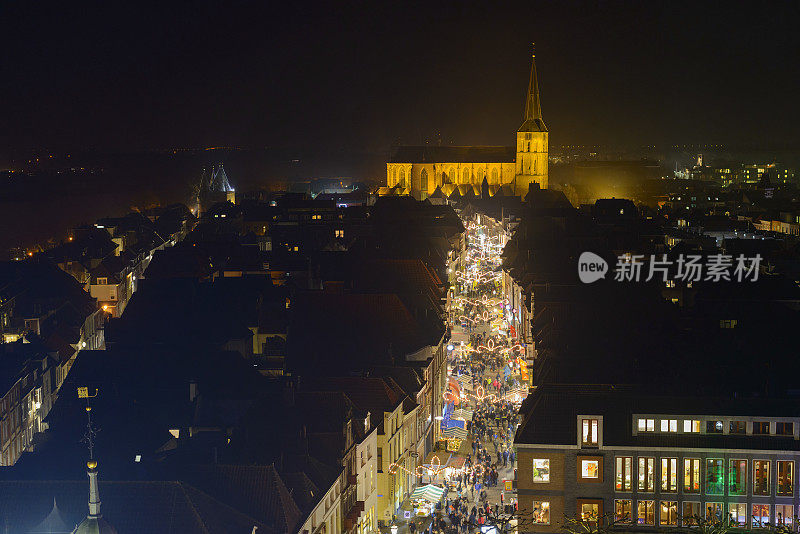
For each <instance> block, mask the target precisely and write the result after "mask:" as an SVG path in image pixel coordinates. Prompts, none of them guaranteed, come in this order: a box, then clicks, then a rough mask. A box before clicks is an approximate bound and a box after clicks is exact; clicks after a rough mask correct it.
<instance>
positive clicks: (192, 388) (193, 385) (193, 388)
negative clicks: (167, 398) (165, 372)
mask: <svg viewBox="0 0 800 534" xmlns="http://www.w3.org/2000/svg"><path fill="white" fill-rule="evenodd" d="M196 398H197V381H196V380H190V381H189V402H194V400H195V399H196Z"/></svg>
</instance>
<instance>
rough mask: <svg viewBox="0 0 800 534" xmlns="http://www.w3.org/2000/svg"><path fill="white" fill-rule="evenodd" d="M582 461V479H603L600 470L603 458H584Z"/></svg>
mask: <svg viewBox="0 0 800 534" xmlns="http://www.w3.org/2000/svg"><path fill="white" fill-rule="evenodd" d="M580 462H581V478H582V479H585V480H592V481H601V478H600V477H601V474H600V470H601V467H602V460H601V459H600V458H590V459H586V458H582V459H581V461H580Z"/></svg>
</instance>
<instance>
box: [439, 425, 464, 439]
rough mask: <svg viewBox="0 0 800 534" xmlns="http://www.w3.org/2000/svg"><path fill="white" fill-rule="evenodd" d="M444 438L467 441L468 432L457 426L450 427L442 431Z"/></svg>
mask: <svg viewBox="0 0 800 534" xmlns="http://www.w3.org/2000/svg"><path fill="white" fill-rule="evenodd" d="M442 436H444V437H446V438H458V439H467V431H466V430H464V429H463V428H458V427H457V426H450V427H447V428H445V429H444V430H442Z"/></svg>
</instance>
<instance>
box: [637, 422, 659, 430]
mask: <svg viewBox="0 0 800 534" xmlns="http://www.w3.org/2000/svg"><path fill="white" fill-rule="evenodd" d="M638 426H639V432H655V430H656V420H655V419H639V425H638Z"/></svg>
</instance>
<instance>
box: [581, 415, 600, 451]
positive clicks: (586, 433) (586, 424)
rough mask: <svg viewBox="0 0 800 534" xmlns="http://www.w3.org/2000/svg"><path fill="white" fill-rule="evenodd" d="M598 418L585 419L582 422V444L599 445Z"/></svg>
mask: <svg viewBox="0 0 800 534" xmlns="http://www.w3.org/2000/svg"><path fill="white" fill-rule="evenodd" d="M597 427H598V420H597V419H584V420H583V422H582V424H581V445H583V446H595V445H597Z"/></svg>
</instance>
